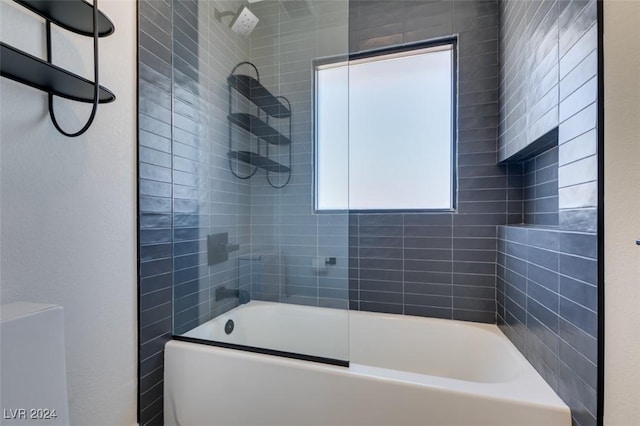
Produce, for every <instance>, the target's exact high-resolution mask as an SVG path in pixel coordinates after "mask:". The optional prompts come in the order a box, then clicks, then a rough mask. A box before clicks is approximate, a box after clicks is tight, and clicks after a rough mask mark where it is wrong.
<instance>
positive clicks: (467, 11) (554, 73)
mask: <svg viewBox="0 0 640 426" xmlns="http://www.w3.org/2000/svg"><path fill="white" fill-rule="evenodd" d="M296 1H298V3H296ZM299 2H300V0H294V1H292V2H291V3H296V4H298V6H299ZM312 3H313V7H311V8H304V7H302V8H300V7H298V8H288V9H287V8H284V7H283V6H281V5H278V4H275V3H273V2H271V1H269V0H267V1H263V2H258V3H255V4H251V5H250V8H251V9H252V10H253V11H255V13H256V14H257V15H258V16H259V17H260V23H259V25H258V27H256V29H255V30H254V32H253V33H252V35H251V37H250V38H244V37H241V36H239V35H237V34H235V33H233V32H231V31H230V30H229V27H228V25H227V23H228V22H227V21H226V20H225V21H223V22H222V23H221V22H219V21H218V20H216V19H215V18H214V9H215V8H218V9H220V10H231V9H234V8H237V7H238V5H239V3H238V2H234V1H198V0H184V1H179V0H173V1H171V0H141V1H140V2H139V75H138V78H139V128H140V130H139V193H140V194H139V210H140V212H139V220H140V236H139V237H140V238H139V241H140V284H139V311H140V330H139V340H140V342H139V343H140V356H139V366H140V369H139V372H140V378H139V379H140V386H139V393H140V407H139V409H140V424H141V425H151V424H161V423H162V415H163V414H162V394H163V384H162V377H163V346H164V344H165V342H166V341H167V340H168V339H170V338H171V334H172V326H173V327H175V332H176V333H181V332H183V331H186V330H188V329H190V328H192V327H193V326H195V325H198V324H201V323H202V322H204V321H207V320H208V319H210V318H213V317H215V316H216V315H218V314H220V313H221V312H224V311H227V310H229V309H231V308H233V307H235V306H236V305H237V303H238V301H237V299H233V298H231V299H225V300H223V301H221V302H216V301H215V297H214V295H215V289H216V288H217V287H221V286H227V287H232V288H237V287H238V286H241V287H242V288H246V289H248V290H250V291H251V292H252V297H253V298H254V299H262V300H273V301H279V302H285V303H300V304H308V305H317V306H328V307H335V308H346V307H347V306H348V307H349V308H350V309H360V310H368V311H377V312H392V313H400V314H407V315H422V316H431V317H439V318H448V319H460V320H470V321H481V322H487V323H496V322H497V323H498V324H499V325H500V327H501V328H502V329H503V331H504V332H505V334H506V335H507V336H508V337H509V338H510V339H511V340H512V341H513V342H514V344H515V345H516V346H517V347H518V348H519V349H520V351H522V353H523V354H525V356H526V357H527V358H528V359H529V360H530V362H531V363H532V364H533V365H534V366H535V367H536V369H537V370H538V371H539V372H540V373H541V375H542V376H543V377H544V378H545V380H547V382H549V384H550V385H551V386H552V387H553V388H554V389H555V390H556V391H557V392H558V394H559V395H560V396H561V397H562V398H563V399H564V400H565V401H566V402H567V403H568V404H569V405H570V407H571V409H572V414H573V420H574V424H577V425H583V426H584V425H592V424H596V420H595V419H596V418H597V417H598V413H597V401H596V389H597V368H596V365H597V363H598V354H597V347H598V346H597V343H598V342H597V336H598V334H597V312H598V300H597V286H598V279H597V276H598V275H597V257H598V253H597V235H596V219H597V213H596V212H597V198H596V197H595V192H594V191H595V188H597V179H596V177H597V167H596V162H597V150H596V147H597V143H596V141H597V138H596V134H597V131H596V125H597V120H596V115H595V113H596V95H597V91H595V89H596V85H595V82H596V76H597V43H596V42H597V39H596V35H597V24H596V2H595V0H572V1H569V0H566V1H565V0H545V1H533V0H503V1H497V0H495V1H484V0H442V1H422V0H393V1H368V0H363V1H357V0H352V1H350V2H348V4H347V3H346V2H340V1H333V2H331V1H330V2H316V1H313V2H312ZM309 10H311V12H312V13H311V15H309V13H308V12H309ZM227 19H228V18H227ZM452 35H455V36H457V40H458V58H459V63H458V66H459V68H458V87H457V89H458V99H457V100H458V105H457V107H458V108H457V109H458V121H457V130H458V135H457V136H458V138H457V146H456V150H457V166H458V167H457V182H458V188H457V204H456V211H455V212H399V213H351V214H348V215H347V214H314V213H313V211H312V203H313V194H312V188H313V186H312V185H313V174H312V170H313V169H312V167H313V145H312V137H313V134H312V120H311V119H312V99H313V93H312V90H311V88H312V84H313V81H312V73H311V61H312V60H313V59H315V58H320V57H327V56H335V55H344V54H346V53H358V52H362V51H366V50H371V49H377V48H384V47H394V46H400V45H403V44H406V43H413V42H419V41H425V40H430V39H437V38H441V37H450V36H452ZM246 60H250V61H252V62H253V63H255V64H256V66H257V67H258V69H259V71H260V75H261V81H263V82H264V83H265V85H266V86H267V87H268V88H269V89H270V90H272V91H273V92H274V93H275V94H278V95H284V96H287V97H288V98H289V99H290V100H291V101H292V105H293V106H292V111H293V134H292V140H293V145H292V146H293V161H292V165H293V167H292V168H293V174H292V180H291V183H290V184H289V185H287V187H285V188H284V189H279V190H278V189H274V188H272V187H271V186H269V185H268V183H267V181H266V180H265V175H264V172H262V171H260V172H258V173H257V174H256V176H255V177H253V178H251V179H249V180H239V179H236V178H234V177H233V176H232V175H231V173H230V172H229V168H228V163H227V157H226V152H227V150H228V147H227V143H228V137H229V136H228V123H227V120H226V115H227V112H228V111H227V109H228V102H229V98H228V92H227V84H226V78H227V76H228V74H229V73H230V72H231V70H232V69H233V67H234V66H235V65H236V64H238V63H239V62H242V61H246ZM242 72H246V73H249V72H250V71H249V69H246V68H243V69H242ZM234 102H236V101H234ZM237 102H239V103H238V104H234V106H235V107H238V108H245V107H249V105H247V104H242V100H237ZM233 137H234V138H240V136H238V135H235V134H234V136H233ZM235 142H239V143H242V141H241V140H239V139H235ZM525 154H526V155H525ZM219 232H228V233H229V241H230V243H238V244H239V246H240V249H239V250H238V251H235V252H232V253H230V260H229V261H227V262H223V263H220V264H217V265H212V266H209V265H207V253H206V238H207V235H210V234H213V233H219ZM325 257H336V265H335V266H329V267H328V269H327V270H326V272H325V273H314V272H313V271H312V269H311V264H312V262H313V261H314V260H318V259H324V258H325ZM256 259H262V260H261V261H257V260H256ZM265 259H268V260H265ZM256 262H257V263H256ZM257 282H259V283H258V284H259V285H257V284H256V283H257ZM174 295H175V298H174Z"/></svg>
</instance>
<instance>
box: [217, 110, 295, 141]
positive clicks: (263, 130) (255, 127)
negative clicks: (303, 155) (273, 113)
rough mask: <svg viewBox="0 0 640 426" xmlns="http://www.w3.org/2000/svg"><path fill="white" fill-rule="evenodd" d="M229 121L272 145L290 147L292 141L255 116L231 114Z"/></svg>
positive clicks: (238, 113) (242, 113) (240, 113)
mask: <svg viewBox="0 0 640 426" xmlns="http://www.w3.org/2000/svg"><path fill="white" fill-rule="evenodd" d="M228 118H229V121H230V122H232V123H233V124H235V125H237V126H238V127H241V128H243V129H245V130H246V131H248V132H251V133H253V134H254V135H256V136H257V137H259V138H261V139H262V140H264V141H265V142H267V143H270V144H272V145H289V144H290V143H291V140H290V139H289V138H288V137H286V136H284V135H283V134H281V133H280V132H278V131H277V130H276V129H274V128H273V127H271V126H269V125H268V124H267V123H265V122H264V121H262V120H261V119H260V118H258V117H256V116H255V115H251V114H247V113H244V112H235V113H233V114H229V117H228Z"/></svg>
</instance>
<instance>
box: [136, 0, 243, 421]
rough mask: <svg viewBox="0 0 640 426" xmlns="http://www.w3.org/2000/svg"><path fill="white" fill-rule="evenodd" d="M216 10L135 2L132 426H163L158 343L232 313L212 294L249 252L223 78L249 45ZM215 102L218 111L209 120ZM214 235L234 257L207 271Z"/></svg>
mask: <svg viewBox="0 0 640 426" xmlns="http://www.w3.org/2000/svg"><path fill="white" fill-rule="evenodd" d="M215 7H220V8H231V7H235V3H234V2H215V3H214V2H198V1H196V0H180V1H175V0H174V1H169V0H153V1H151V0H142V1H141V2H140V3H139V8H138V22H139V25H138V34H139V46H138V52H139V58H140V60H139V69H138V87H139V90H138V99H139V149H138V157H139V188H140V189H139V192H140V195H139V218H140V230H139V241H140V243H139V244H140V269H139V274H140V283H139V312H140V321H139V328H140V329H139V343H140V348H139V365H140V369H139V372H140V373H139V395H140V397H139V401H140V404H139V423H140V424H141V425H152V424H162V421H163V407H162V396H163V382H162V378H163V355H164V354H163V348H164V344H165V343H166V341H167V340H168V339H170V338H171V335H172V331H173V332H175V333H176V334H180V333H183V332H184V331H187V330H189V329H191V328H193V327H195V326H197V325H199V324H201V323H202V322H204V321H207V320H209V319H211V318H212V317H214V316H216V315H217V314H218V313H220V312H224V311H226V310H228V309H230V308H232V307H234V306H236V305H237V303H238V302H237V299H227V300H224V301H222V302H216V301H215V298H214V294H215V288H216V287H218V286H224V285H226V286H237V284H238V270H237V268H236V265H237V259H238V256H239V255H240V254H241V253H242V252H247V251H248V249H247V247H248V244H249V230H248V227H249V214H248V195H247V194H248V193H249V187H248V186H247V185H246V184H245V183H241V182H238V181H237V180H236V179H233V178H232V177H231V176H230V173H229V171H228V165H227V161H226V152H227V150H228V147H227V143H228V139H227V137H226V132H227V130H228V127H227V120H226V99H227V84H226V77H227V75H228V73H229V71H230V70H231V69H232V68H233V66H235V64H237V63H238V62H240V61H242V60H245V59H246V58H247V57H248V44H249V42H248V40H246V39H244V38H241V37H240V36H235V35H233V33H231V32H230V31H229V30H228V26H225V25H224V24H222V23H218V22H217V21H215V22H213V23H211V22H208V17H209V16H214V13H213V9H214V8H215ZM203 20H204V21H207V22H205V23H204V24H203ZM221 40H222V41H223V42H221ZM214 59H215V60H214ZM219 99H224V100H225V104H224V105H225V108H224V111H222V112H221V113H219V114H215V113H213V112H217V111H218V109H219V103H220V102H219ZM220 134H224V135H225V137H219V136H218V135H220ZM231 198H232V199H233V204H232V203H230V202H229V200H230V199H231ZM243 200H244V202H243ZM218 232H228V233H229V240H230V242H232V243H235V242H238V243H239V244H240V245H241V250H240V251H238V252H234V253H232V254H231V256H230V260H229V261H227V262H223V263H221V264H218V265H213V266H209V265H208V264H207V253H206V239H207V235H209V234H213V233H218Z"/></svg>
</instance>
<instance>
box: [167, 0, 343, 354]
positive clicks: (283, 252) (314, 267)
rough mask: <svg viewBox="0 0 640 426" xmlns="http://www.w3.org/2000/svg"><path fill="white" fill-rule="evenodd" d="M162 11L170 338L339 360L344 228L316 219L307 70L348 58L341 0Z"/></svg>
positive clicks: (327, 218) (272, 0)
mask: <svg viewBox="0 0 640 426" xmlns="http://www.w3.org/2000/svg"><path fill="white" fill-rule="evenodd" d="M174 5H175V6H174V9H175V12H174V17H173V64H174V65H173V93H174V114H173V126H172V132H173V141H172V147H173V156H172V162H173V163H172V165H173V173H174V185H173V205H174V222H173V226H174V259H173V261H174V265H173V266H174V274H173V280H174V282H173V289H174V303H173V309H174V335H175V336H176V338H179V339H180V338H183V339H195V340H197V341H201V342H203V343H211V344H219V345H223V346H231V347H238V348H250V349H252V350H260V351H265V352H274V351H275V352H277V353H282V354H285V355H292V356H304V357H313V358H322V359H326V360H339V361H347V360H348V328H349V327H348V325H349V324H348V307H349V291H348V286H349V285H348V281H349V264H348V262H349V253H348V242H349V234H348V229H349V217H348V212H347V211H334V212H322V213H317V212H316V211H315V210H314V199H315V194H314V182H313V167H314V158H315V151H314V110H315V108H314V65H313V64H314V61H317V60H326V59H327V58H340V57H342V58H344V57H346V56H347V54H348V20H349V19H348V18H349V5H348V1H346V0H327V1H317V0H313V1H311V0H290V1H286V0H285V1H280V0H262V1H251V2H249V3H247V2H245V1H235V0H234V1H202V0H200V1H188V2H187V1H184V2H182V1H180V2H174ZM343 87H344V88H345V90H344V94H343V96H344V102H345V105H346V104H347V103H348V92H347V90H346V88H347V85H346V84H344V85H343ZM345 130H346V129H345Z"/></svg>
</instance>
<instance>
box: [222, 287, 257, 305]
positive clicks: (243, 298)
mask: <svg viewBox="0 0 640 426" xmlns="http://www.w3.org/2000/svg"><path fill="white" fill-rule="evenodd" d="M232 297H237V298H238V299H240V303H241V304H245V303H248V302H249V300H250V297H249V292H248V291H247V290H236V289H230V288H226V287H218V288H216V302H219V301H221V300H223V299H230V298H232Z"/></svg>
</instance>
